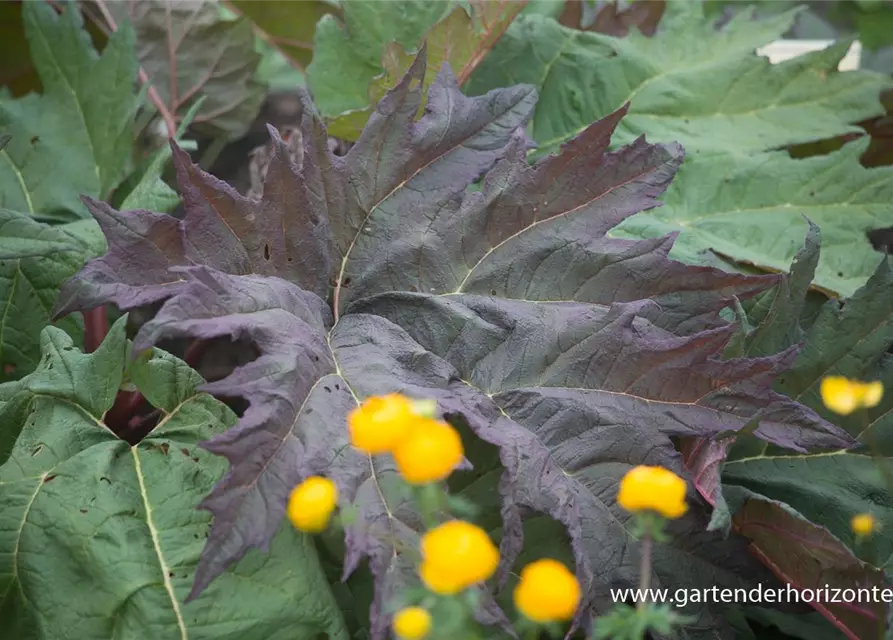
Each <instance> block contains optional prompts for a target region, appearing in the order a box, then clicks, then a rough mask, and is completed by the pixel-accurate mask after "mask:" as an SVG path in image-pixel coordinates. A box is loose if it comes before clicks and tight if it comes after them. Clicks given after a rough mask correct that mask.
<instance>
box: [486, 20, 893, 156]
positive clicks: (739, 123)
mask: <svg viewBox="0 0 893 640" xmlns="http://www.w3.org/2000/svg"><path fill="white" fill-rule="evenodd" d="M795 15H796V12H795V11H794V12H791V11H788V12H785V13H783V14H780V15H778V16H772V17H769V18H766V19H764V20H754V19H753V16H752V12H749V11H745V12H742V13H740V14H739V15H737V16H735V17H734V18H733V19H732V20H730V21H729V22H728V24H726V25H725V26H724V27H723V28H722V29H720V30H716V29H715V27H714V22H713V21H712V20H708V19H707V18H705V16H704V8H703V6H702V3H700V2H670V3H668V5H667V11H666V13H665V15H664V17H663V20H662V21H661V26H660V30H659V31H658V33H657V34H656V35H655V36H654V37H652V38H649V37H646V36H644V35H642V34H641V33H639V32H637V31H635V30H633V31H632V32H631V33H630V34H629V36H628V37H626V38H622V39H621V38H615V37H611V36H608V35H603V34H598V33H591V32H583V31H577V30H574V29H569V28H566V27H563V26H561V25H560V24H558V23H557V22H556V21H555V20H553V19H551V18H545V17H541V16H522V17H521V18H519V19H518V20H517V21H516V22H515V23H514V24H513V25H512V27H511V28H510V29H509V30H508V33H507V34H506V36H505V37H504V38H503V39H502V40H501V41H500V42H499V44H498V45H497V46H496V48H495V49H494V50H493V52H492V53H491V55H490V56H488V57H487V59H486V60H485V61H484V63H483V64H482V65H481V66H480V67H479V69H478V71H477V72H476V73H475V74H474V76H473V77H472V79H471V81H470V83H469V91H470V92H471V93H473V94H477V93H482V92H484V91H486V90H489V89H491V88H493V87H497V86H504V85H507V84H514V83H518V82H526V83H531V84H534V85H535V86H536V87H537V88H538V89H539V91H540V94H541V98H540V103H539V106H538V108H537V112H536V115H535V117H534V119H533V122H532V124H531V133H532V135H533V137H534V139H535V140H536V141H537V142H538V143H539V145H540V151H541V152H551V151H554V150H555V148H557V147H558V146H559V145H560V144H561V143H563V142H565V141H567V140H568V139H570V138H572V137H573V136H575V135H576V134H578V133H579V132H580V131H582V130H583V129H584V128H585V127H586V126H588V125H589V123H590V122H592V121H593V120H596V119H598V118H602V117H604V116H606V115H607V114H609V113H611V112H612V111H614V110H616V109H617V108H618V107H620V106H621V105H623V104H624V103H626V102H630V103H631V106H630V111H629V115H628V116H627V117H626V118H625V119H624V121H623V123H622V124H621V126H620V127H619V128H618V130H617V133H616V134H615V137H614V143H615V144H625V143H629V142H631V141H632V140H633V139H635V138H636V137H637V136H639V135H641V134H647V136H648V139H649V140H652V141H659V142H669V141H678V142H681V143H682V145H683V146H684V147H685V149H686V151H688V152H689V153H697V152H726V151H733V152H737V153H744V152H751V153H752V152H756V151H763V150H768V149H774V148H778V147H781V146H785V145H790V144H795V143H799V142H807V141H811V140H820V139H823V138H831V137H834V136H838V135H841V134H845V133H854V132H856V133H860V132H861V129H859V128H858V127H854V126H852V125H851V124H850V123H853V122H857V121H859V120H863V119H866V118H869V117H871V116H875V115H879V114H881V113H882V109H881V106H880V102H879V99H878V95H879V93H880V91H881V90H882V89H883V88H885V87H889V86H891V82H890V79H889V78H886V77H884V76H883V75H881V74H876V73H872V72H867V71H852V72H846V73H840V72H837V71H836V68H837V64H838V62H839V61H840V59H841V58H842V57H843V55H844V53H845V52H846V50H847V48H848V47H849V43H846V42H843V43H839V44H836V45H833V46H832V47H829V48H828V49H826V50H824V51H821V52H818V53H812V54H807V55H804V56H800V57H798V58H794V59H792V60H789V61H786V62H783V63H780V64H776V65H771V64H770V63H769V61H768V60H767V59H765V58H762V57H759V56H757V55H756V54H755V53H754V51H755V49H757V48H758V47H760V46H762V45H764V44H767V43H768V42H771V41H773V40H775V39H777V38H779V37H780V36H781V35H782V34H783V33H784V32H785V31H787V30H788V28H789V27H790V25H791V23H792V21H793V20H794V18H795Z"/></svg>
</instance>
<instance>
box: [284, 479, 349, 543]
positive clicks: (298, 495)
mask: <svg viewBox="0 0 893 640" xmlns="http://www.w3.org/2000/svg"><path fill="white" fill-rule="evenodd" d="M337 502H338V487H336V486H335V483H334V482H332V481H331V480H329V479H328V478H321V477H320V476H311V477H309V478H307V479H306V480H304V482H302V483H301V484H299V485H298V486H297V487H295V488H294V490H292V492H291V496H290V497H289V499H288V508H287V510H286V511H287V513H288V519H289V520H291V523H292V524H293V525H294V526H295V528H296V529H299V530H300V531H306V532H307V533H319V532H320V531H322V530H324V529H325V528H326V527H327V526H328V525H329V520H330V519H331V517H332V511H334V510H335V505H336V503H337Z"/></svg>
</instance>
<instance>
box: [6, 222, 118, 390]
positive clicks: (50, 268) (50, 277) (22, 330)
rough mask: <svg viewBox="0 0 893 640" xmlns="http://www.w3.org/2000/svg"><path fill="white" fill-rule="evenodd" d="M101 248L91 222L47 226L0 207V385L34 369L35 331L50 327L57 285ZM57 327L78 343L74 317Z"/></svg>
mask: <svg viewBox="0 0 893 640" xmlns="http://www.w3.org/2000/svg"><path fill="white" fill-rule="evenodd" d="M104 250H105V240H104V238H103V236H102V234H101V233H100V231H99V226H98V225H97V224H96V222H94V221H93V220H81V221H78V222H74V223H69V224H66V225H60V226H50V225H48V224H44V223H41V222H37V221H35V220H34V219H33V218H31V217H30V216H29V215H27V214H24V213H18V212H15V211H9V210H7V209H0V367H2V369H0V382H2V381H4V380H9V379H13V378H19V377H21V376H23V375H25V374H27V373H28V372H29V371H31V370H32V369H34V367H35V366H37V362H38V359H39V357H40V347H39V339H40V332H41V330H42V329H43V328H44V327H45V326H47V325H48V324H49V323H50V310H51V309H52V307H53V305H54V304H55V302H56V296H57V294H58V292H59V287H61V286H62V283H63V282H65V281H66V280H67V279H68V278H70V277H71V276H73V275H74V274H75V273H77V271H78V270H79V269H80V268H81V267H82V266H84V263H85V262H87V260H89V259H90V258H93V257H96V256H98V255H100V254H102V252H103V251H104ZM59 326H60V327H62V328H63V329H65V330H66V331H68V332H69V333H70V334H71V335H72V336H73V337H75V338H77V339H80V337H81V335H82V328H81V321H80V318H79V317H76V316H73V317H69V318H65V319H63V320H62V321H60V322H59Z"/></svg>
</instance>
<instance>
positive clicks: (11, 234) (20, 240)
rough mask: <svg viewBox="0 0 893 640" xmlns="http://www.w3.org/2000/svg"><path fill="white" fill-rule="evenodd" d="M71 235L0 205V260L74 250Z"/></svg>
mask: <svg viewBox="0 0 893 640" xmlns="http://www.w3.org/2000/svg"><path fill="white" fill-rule="evenodd" d="M75 250H77V247H76V246H75V245H73V244H72V242H71V238H69V237H68V236H66V235H65V234H64V233H59V232H57V231H55V230H54V229H52V228H51V227H46V226H45V225H42V224H41V223H39V222H35V220H34V219H33V218H31V217H30V216H27V215H25V214H23V213H16V212H15V211H9V210H8V209H0V260H19V259H21V258H36V257H38V256H45V255H47V254H48V253H50V252H54V251H75Z"/></svg>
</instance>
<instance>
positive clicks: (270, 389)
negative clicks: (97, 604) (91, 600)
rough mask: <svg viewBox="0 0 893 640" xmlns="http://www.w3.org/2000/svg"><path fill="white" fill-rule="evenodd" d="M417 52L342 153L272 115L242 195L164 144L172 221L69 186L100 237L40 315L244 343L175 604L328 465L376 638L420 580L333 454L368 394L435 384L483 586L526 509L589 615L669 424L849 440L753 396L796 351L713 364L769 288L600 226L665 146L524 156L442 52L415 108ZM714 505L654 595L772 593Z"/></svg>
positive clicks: (653, 167)
mask: <svg viewBox="0 0 893 640" xmlns="http://www.w3.org/2000/svg"><path fill="white" fill-rule="evenodd" d="M425 64H426V61H425V54H424V51H423V52H422V53H421V54H420V55H419V56H418V57H417V58H416V60H415V62H414V63H413V65H412V67H411V68H410V70H409V71H408V72H407V74H406V75H405V76H404V77H403V78H402V80H401V81H400V83H399V85H398V86H397V87H395V88H394V89H393V90H391V91H390V92H388V94H387V95H386V96H385V97H384V98H383V99H382V101H381V102H380V103H379V104H378V106H377V108H376V111H375V113H374V114H373V115H372V117H371V118H370V120H369V123H368V124H367V126H366V128H365V129H364V131H363V133H362V135H361V136H360V138H359V140H358V141H357V144H356V145H355V146H354V147H352V148H351V149H350V151H349V152H348V153H347V154H346V155H345V156H343V157H339V156H335V155H333V154H332V152H331V151H330V150H329V146H328V141H327V136H326V129H325V126H324V125H323V123H322V120H321V118H320V116H319V115H317V113H316V111H315V109H314V107H313V105H312V103H311V102H310V100H309V99H306V98H305V102H304V111H303V113H304V115H303V119H302V124H301V130H300V142H301V144H300V146H299V147H298V149H297V151H296V152H295V151H294V150H291V151H290V150H289V149H288V148H287V147H286V146H285V143H284V142H283V141H282V140H281V138H280V137H279V135H278V133H277V132H276V131H275V130H273V129H271V130H270V134H271V137H272V140H273V146H274V150H275V152H274V155H273V158H272V160H271V162H270V165H269V167H268V169H267V172H266V178H265V182H264V191H263V196H262V198H261V199H260V200H259V201H253V200H250V199H248V198H246V197H243V196H241V195H240V194H239V193H237V192H236V191H235V190H234V189H232V188H231V187H229V186H228V185H227V184H225V183H222V182H221V181H219V180H217V179H215V178H214V177H212V176H210V175H209V174H207V173H206V172H204V171H202V170H201V169H200V168H198V167H197V166H196V165H195V164H193V163H192V161H191V160H190V158H189V157H188V155H187V154H186V153H185V152H183V151H182V150H180V149H179V148H178V147H176V145H175V146H174V162H175V166H176V170H177V176H178V182H179V186H180V191H181V193H182V195H183V198H184V203H185V206H186V215H185V217H184V218H183V219H182V220H179V219H176V218H173V217H169V216H166V215H159V214H157V213H153V212H150V211H144V210H135V211H123V212H122V211H117V210H115V209H113V208H112V207H110V206H109V205H107V204H105V203H102V202H100V201H98V200H94V199H86V200H85V202H86V203H87V206H88V207H89V209H90V210H91V212H92V213H93V215H94V216H95V218H96V219H97V221H98V222H99V224H100V226H101V227H102V229H103V231H104V233H105V234H106V239H107V242H108V246H109V251H108V252H107V253H106V254H105V255H104V256H102V257H100V258H97V259H95V260H92V261H91V262H89V263H88V264H87V265H86V266H85V268H84V269H83V270H82V271H81V272H80V273H79V274H78V275H77V276H76V277H74V278H73V279H71V280H70V281H69V282H68V283H66V284H65V285H64V286H63V288H62V291H61V293H60V296H59V302H58V304H57V308H56V313H57V315H65V314H67V313H70V312H72V311H75V310H83V309H89V308H91V307H94V306H96V305H99V304H107V303H113V304H115V305H117V306H119V307H120V308H122V309H130V308H134V307H137V306H140V305H146V304H149V303H157V302H163V304H162V306H161V308H160V310H159V311H158V313H157V314H156V315H155V316H154V318H152V319H151V320H150V321H149V322H147V323H146V324H144V325H143V326H142V327H141V328H140V329H139V332H138V333H137V335H136V336H135V338H134V345H133V351H134V354H139V353H142V352H144V351H145V350H146V349H149V348H151V347H152V345H153V344H155V343H157V342H158V341H160V340H162V339H166V338H172V337H190V338H195V339H202V340H207V339H212V338H219V337H229V338H230V339H234V340H235V339H239V340H247V341H250V342H251V343H253V345H254V346H255V348H256V349H257V350H258V353H259V356H258V357H257V359H255V360H254V361H252V362H250V363H248V364H246V365H244V366H241V367H239V368H237V369H235V370H234V371H233V372H232V374H230V375H229V376H227V377H225V378H223V379H220V380H216V381H214V382H210V383H207V384H205V385H203V386H202V387H200V388H201V390H203V391H204V392H207V393H210V394H212V395H218V396H224V397H232V396H238V397H242V398H244V399H245V400H247V402H248V408H247V409H246V410H245V412H244V414H243V416H242V417H241V419H240V420H239V422H238V423H237V424H236V426H234V427H232V428H230V429H229V430H226V431H224V432H222V433H219V434H217V435H215V436H214V437H213V438H211V439H209V440H208V441H207V442H204V443H203V444H202V447H204V448H205V449H206V450H208V451H210V452H211V453H215V454H217V455H219V456H223V457H225V458H226V459H227V460H228V462H229V471H228V472H227V474H226V475H225V476H224V477H223V478H222V479H221V480H220V481H219V482H218V483H217V484H216V486H215V487H214V489H213V490H212V491H211V492H210V494H209V495H208V496H206V497H205V498H204V499H203V500H202V502H201V504H200V507H201V508H203V509H205V510H207V511H210V512H211V514H212V515H213V522H212V525H211V529H210V532H209V536H208V540H207V542H206V544H205V546H204V549H203V550H202V553H201V559H200V561H199V564H198V566H197V568H196V570H195V575H194V580H193V582H192V585H191V589H189V590H188V595H187V589H185V586H184V585H178V589H177V590H176V591H175V593H176V595H177V598H178V600H179V598H184V602H185V603H186V604H185V606H186V607H189V606H191V605H190V603H191V602H193V601H195V600H196V599H197V598H201V597H202V594H203V593H205V591H206V590H207V589H208V588H210V587H211V586H213V585H214V584H216V582H215V580H218V579H220V576H222V575H225V574H226V572H227V569H228V568H229V567H231V566H233V565H235V564H236V563H237V562H239V561H240V560H241V559H242V558H243V556H244V555H245V554H246V553H247V552H249V550H251V549H253V548H266V547H267V545H268V544H269V542H270V540H272V539H273V538H274V536H275V535H276V533H277V531H279V529H280V526H281V522H282V519H283V514H284V509H285V502H286V499H287V496H288V493H289V492H290V490H291V488H292V487H294V486H295V485H296V484H298V483H299V482H300V480H301V479H302V478H304V477H307V476H309V475H323V476H326V477H329V478H332V479H333V480H334V481H335V482H336V483H337V485H338V488H339V491H340V494H341V495H342V496H343V500H344V501H345V503H346V504H348V505H350V506H351V507H352V509H354V510H355V512H356V518H355V520H354V521H353V522H352V523H351V524H349V525H348V526H347V528H346V530H345V540H344V545H345V547H344V548H345V555H344V562H343V576H344V577H345V578H347V577H349V576H350V575H351V574H352V573H354V571H356V570H357V568H358V567H359V566H360V564H361V563H362V562H363V561H367V562H368V564H369V567H370V569H371V571H372V574H373V576H374V579H375V591H374V594H375V595H374V600H373V603H372V606H371V613H370V622H369V625H370V631H371V634H372V636H373V637H384V635H385V633H386V630H387V627H388V620H389V613H388V608H387V605H388V602H389V600H390V599H391V598H392V596H393V595H394V594H395V593H396V592H397V591H398V590H400V589H401V588H403V587H405V586H406V585H408V584H410V583H411V582H412V581H413V579H414V576H413V572H412V571H411V566H412V565H411V564H410V563H409V562H408V560H407V559H406V558H405V556H404V553H403V552H402V550H403V549H404V548H406V547H407V546H409V547H411V546H414V544H415V541H416V540H417V537H418V532H419V526H420V523H419V521H418V516H417V515H415V514H414V513H413V512H412V510H409V509H407V508H406V504H405V501H403V500H401V499H400V494H399V492H395V491H393V486H394V481H393V479H394V470H393V468H392V466H391V465H390V463H388V462H382V461H381V460H380V459H374V460H372V459H370V458H368V457H367V456H365V455H361V454H360V453H359V452H357V451H355V450H353V449H352V448H351V447H350V446H349V445H348V443H347V433H346V430H345V428H344V425H345V419H346V415H347V413H348V412H349V411H350V410H351V409H352V408H354V407H356V406H357V403H358V402H359V401H361V400H362V399H363V398H366V397H368V396H370V395H377V394H382V393H387V392H390V391H398V392H401V393H404V394H406V395H409V396H410V397H424V398H433V399H436V400H437V403H438V406H439V407H441V408H442V409H443V411H444V412H445V414H446V416H447V417H448V418H449V419H450V420H452V421H454V422H455V423H457V424H460V425H462V426H463V428H465V429H466V436H467V438H469V440H472V441H474V442H481V445H480V446H475V447H472V446H471V444H469V446H468V448H469V450H475V449H476V450H477V451H478V453H477V455H469V460H468V462H469V466H470V467H473V470H468V471H467V472H466V473H468V474H471V477H476V478H478V480H479V481H480V482H485V483H486V482H492V483H493V484H491V486H492V487H493V490H494V492H495V491H498V494H499V495H500V496H501V505H500V506H499V513H500V523H499V524H500V527H501V530H502V535H501V552H502V557H503V566H502V568H501V573H500V575H501V578H500V581H504V580H506V579H507V578H508V576H509V572H510V571H511V569H512V566H513V564H514V561H515V559H516V558H517V556H518V554H519V552H520V551H521V549H522V547H523V543H524V521H525V519H526V518H528V517H529V516H530V515H531V514H536V513H539V514H543V515H548V516H550V517H551V518H552V519H553V520H555V521H557V522H559V523H561V524H562V525H563V527H564V530H565V532H566V536H567V540H568V541H569V544H570V548H571V550H572V553H573V558H574V562H575V566H576V572H577V575H578V577H579V579H580V581H581V583H582V584H583V585H585V589H586V593H585V605H586V606H585V608H584V611H585V612H586V613H587V615H585V616H583V617H581V618H580V619H579V622H581V623H583V624H584V626H586V625H588V617H589V614H594V613H598V612H600V611H602V612H603V611H605V610H607V608H608V604H609V603H608V595H607V587H609V586H614V587H617V586H633V585H634V584H636V580H637V577H638V576H637V569H636V567H637V558H635V557H631V556H630V555H629V554H628V553H627V551H626V550H628V549H629V548H630V546H629V542H630V537H629V535H630V534H629V533H628V532H627V531H626V529H625V528H624V525H623V523H624V521H625V520H626V516H625V515H624V513H623V512H622V510H621V509H619V508H618V507H617V505H616V504H615V501H614V498H613V491H612V490H611V488H612V487H616V484H617V482H618V481H619V478H620V476H621V475H622V474H623V473H624V472H625V471H626V470H628V469H629V468H630V467H631V466H635V465H637V464H645V463H647V464H660V465H662V466H665V467H667V468H671V469H675V470H677V471H678V472H679V473H682V472H683V460H682V458H681V457H680V455H679V454H678V453H677V452H676V449H675V447H674V445H673V440H672V438H674V437H713V436H716V435H719V434H728V433H730V432H736V431H738V430H741V429H744V428H745V427H747V428H748V429H749V430H750V431H752V432H753V433H754V435H755V437H757V438H759V439H760V440H762V441H765V442H768V443H771V444H772V445H774V446H777V447H782V448H786V449H790V450H793V451H800V452H806V451H809V450H822V449H825V450H828V449H832V450H833V449H847V448H849V447H851V446H852V445H853V444H854V443H855V440H854V438H853V437H852V436H851V435H850V434H848V433H847V432H846V431H844V430H843V429H840V428H839V427H836V426H834V425H833V424H831V423H829V422H828V421H827V420H825V419H824V418H822V417H821V416H820V415H818V414H817V413H816V412H815V411H814V410H812V409H810V408H809V407H807V406H805V405H803V404H800V403H798V402H796V401H793V400H791V399H789V398H787V397H785V396H783V395H781V394H779V393H777V392H775V391H773V389H772V383H773V380H774V379H775V377H776V376H777V375H778V374H779V373H781V372H782V371H784V370H785V369H786V368H787V367H788V366H790V364H791V362H793V360H794V358H796V356H797V353H798V348H797V347H790V348H786V349H783V350H781V351H780V352H779V353H775V354H772V355H769V356H765V357H758V358H747V357H744V358H735V359H730V360H723V359H722V353H723V350H724V348H725V347H726V345H727V344H728V343H729V341H730V340H731V339H732V337H733V335H734V333H735V327H734V325H730V324H728V323H726V322H725V321H723V320H722V319H721V317H720V313H721V311H722V310H723V309H724V308H725V307H727V306H728V304H729V302H730V300H732V299H733V298H735V297H737V298H739V299H747V298H750V297H752V296H754V295H756V294H759V293H761V292H764V291H766V290H767V289H768V288H770V287H772V286H773V285H775V284H776V283H777V282H778V278H777V277H776V276H773V275H763V276H748V275H739V274H727V273H724V272H722V271H719V270H717V269H713V268H709V267H689V266H685V265H683V264H681V263H678V262H674V261H673V260H671V259H669V258H668V257H667V253H668V252H669V249H670V247H671V245H672V239H671V238H665V239H660V240H657V241H647V240H646V241H636V240H625V239H611V238H609V237H607V232H608V231H609V230H610V229H611V228H612V227H613V226H615V225H617V224H618V223H620V222H621V221H623V220H624V219H626V218H627V217H629V216H631V215H634V214H636V213H638V212H640V211H643V210H647V209H651V208H653V207H655V206H657V204H658V200H657V197H658V196H659V195H660V194H661V193H662V192H663V190H664V189H665V188H666V186H667V185H668V184H669V182H670V180H672V178H673V175H674V174H675V172H676V169H677V168H678V166H679V164H680V162H681V161H682V156H683V151H682V149H681V148H680V147H679V146H678V145H673V144H670V145H661V144H651V143H648V142H646V141H645V140H644V139H639V140H636V141H634V142H632V143H631V144H630V145H627V146H624V147H622V148H620V149H618V150H616V151H609V149H608V146H609V143H610V140H611V136H612V135H613V133H614V131H615V129H616V127H617V125H618V123H619V122H621V120H622V118H623V117H624V115H625V109H621V110H619V111H617V112H616V113H614V114H612V115H611V116H609V117H607V118H605V119H603V120H601V121H598V122H596V123H594V124H593V125H591V126H590V127H588V128H587V129H586V130H585V131H583V132H581V133H580V135H579V136H578V137H577V138H575V139H574V140H573V141H571V142H570V143H569V144H568V145H566V146H565V147H563V148H562V149H561V151H560V152H559V153H557V154H554V155H551V156H548V157H546V158H543V159H542V160H540V161H538V162H537V163H535V164H533V165H531V164H529V163H528V162H527V151H528V149H529V138H528V137H527V136H526V135H525V134H524V132H523V128H524V126H525V124H526V123H527V122H528V120H529V118H530V116H531V113H532V111H533V108H534V106H535V104H536V91H535V90H534V89H533V88H532V87H530V86H525V85H519V86H515V87H510V88H505V89H497V90H494V91H491V92H489V93H487V94H485V95H483V96H479V97H466V96H464V95H462V94H461V93H460V92H459V91H458V88H457V86H456V80H455V77H454V76H453V74H452V72H451V71H450V70H449V68H448V67H445V68H444V69H442V70H441V72H440V73H439V74H438V76H437V78H436V80H435V81H434V82H433V84H432V85H431V87H430V89H429V92H428V95H427V102H426V106H425V109H424V114H423V115H422V116H421V117H418V112H419V107H420V104H421V102H422V93H421V83H422V79H423V78H424V75H425ZM479 179H481V180H482V182H481V187H480V189H477V190H469V187H470V186H471V185H472V184H473V183H475V182H476V181H478V180H479ZM755 422H758V423H759V424H758V427H756V428H755V429H754V428H753V427H752V425H753V423H755ZM484 443H486V445H489V446H485V444H484ZM458 475H462V474H461V473H460V474H458ZM709 519H710V507H709V506H708V505H707V504H706V503H705V502H703V501H698V500H697V499H696V498H695V504H694V506H693V508H692V510H691V512H690V514H688V515H687V516H686V517H685V518H683V519H681V520H680V521H679V522H678V523H677V524H676V525H674V526H675V527H676V528H675V529H674V532H673V533H674V540H675V541H676V542H674V543H673V544H672V545H669V546H666V547H662V548H660V549H658V550H656V551H655V553H656V558H655V563H654V571H655V575H654V577H653V579H654V582H655V584H678V583H679V582H680V581H684V582H685V583H687V584H690V585H703V586H708V585H712V584H717V583H718V584H722V585H726V586H745V585H749V584H755V583H756V582H759V581H764V582H765V581H770V582H771V581H772V580H774V578H773V576H772V575H771V573H769V571H768V570H767V569H765V568H764V567H763V566H762V565H761V564H760V563H759V562H758V561H757V560H756V558H754V557H752V556H749V555H748V554H747V553H746V546H747V541H746V540H745V539H744V538H742V537H740V536H737V535H733V536H730V537H724V536H723V535H721V534H719V533H712V532H708V531H706V525H707V523H708V521H709ZM721 610H722V607H721V606H715V605H712V604H702V605H698V606H694V607H692V611H691V613H692V615H693V617H694V620H695V621H694V622H693V623H692V624H691V625H690V627H689V629H688V631H687V632H688V633H690V634H691V635H692V637H697V636H701V635H704V636H705V637H706V635H707V634H712V633H714V632H715V630H716V629H726V628H727V623H726V622H725V621H724V618H723V614H722V611H721ZM481 615H482V616H485V618H486V619H487V620H488V621H489V622H490V623H492V624H495V625H498V624H499V621H500V620H502V619H504V615H505V614H504V613H503V612H502V611H501V610H500V609H499V607H498V603H496V602H495V601H491V602H490V604H488V605H486V606H485V607H484V609H483V612H482V614H481Z"/></svg>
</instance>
